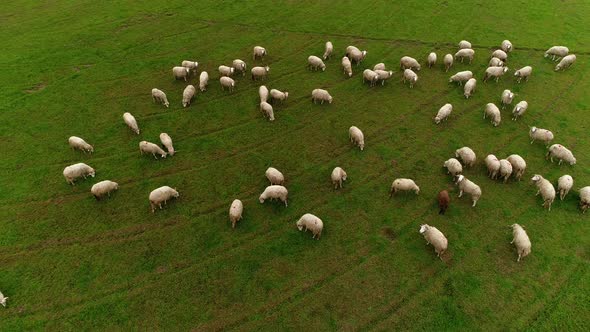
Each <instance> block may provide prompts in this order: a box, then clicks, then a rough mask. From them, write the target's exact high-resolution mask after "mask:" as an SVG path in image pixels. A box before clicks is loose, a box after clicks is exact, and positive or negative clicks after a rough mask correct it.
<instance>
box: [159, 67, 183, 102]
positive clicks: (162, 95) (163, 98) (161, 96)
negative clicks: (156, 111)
mask: <svg viewBox="0 0 590 332" xmlns="http://www.w3.org/2000/svg"><path fill="white" fill-rule="evenodd" d="M183 68H184V67H183ZM152 99H153V101H154V103H161V104H162V105H164V106H166V108H168V106H170V103H169V102H168V98H166V94H165V93H164V91H162V90H159V89H156V88H153V89H152Z"/></svg>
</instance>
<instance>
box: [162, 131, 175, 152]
mask: <svg viewBox="0 0 590 332" xmlns="http://www.w3.org/2000/svg"><path fill="white" fill-rule="evenodd" d="M160 142H161V143H162V145H163V146H164V147H165V148H166V150H168V154H169V155H171V156H173V155H174V154H175V153H176V151H174V146H173V145H172V138H171V137H170V135H168V134H167V133H161V134H160Z"/></svg>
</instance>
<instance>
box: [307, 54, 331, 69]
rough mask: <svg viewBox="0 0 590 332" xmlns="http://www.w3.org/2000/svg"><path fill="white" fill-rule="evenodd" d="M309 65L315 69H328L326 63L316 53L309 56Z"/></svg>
mask: <svg viewBox="0 0 590 332" xmlns="http://www.w3.org/2000/svg"><path fill="white" fill-rule="evenodd" d="M307 67H308V68H309V69H311V70H313V71H316V70H318V68H319V69H321V70H322V71H326V65H325V64H324V61H322V59H320V58H319V57H317V56H315V55H310V56H309V57H308V58H307Z"/></svg>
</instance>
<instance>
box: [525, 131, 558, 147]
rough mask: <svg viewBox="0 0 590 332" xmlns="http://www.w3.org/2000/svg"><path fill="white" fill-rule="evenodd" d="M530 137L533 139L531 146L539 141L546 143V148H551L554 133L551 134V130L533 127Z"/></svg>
mask: <svg viewBox="0 0 590 332" xmlns="http://www.w3.org/2000/svg"><path fill="white" fill-rule="evenodd" d="M529 136H530V137H531V144H533V142H534V141H535V140H539V141H541V142H543V143H545V145H546V146H549V143H551V141H552V140H553V133H552V132H551V130H547V129H542V128H537V127H531V130H530V131H529Z"/></svg>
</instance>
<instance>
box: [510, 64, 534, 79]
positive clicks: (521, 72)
mask: <svg viewBox="0 0 590 332" xmlns="http://www.w3.org/2000/svg"><path fill="white" fill-rule="evenodd" d="M532 72H533V67H531V66H524V67H522V68H520V69H518V70H516V71H515V72H514V76H516V77H517V79H516V83H520V81H521V80H522V79H523V78H524V79H525V81H527V82H528V81H529V76H531V73H532Z"/></svg>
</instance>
